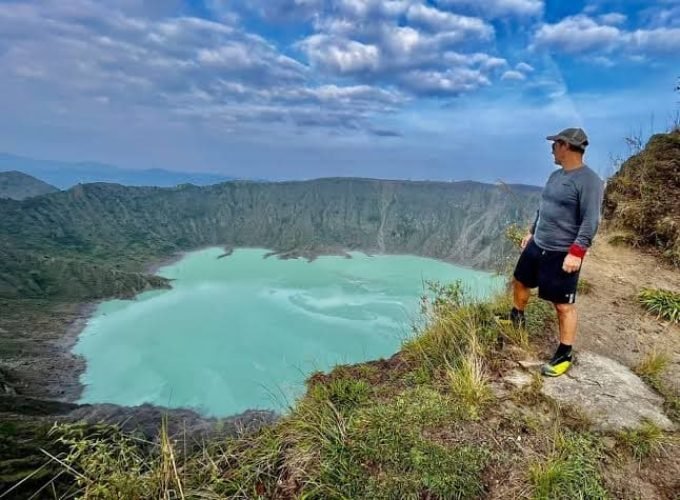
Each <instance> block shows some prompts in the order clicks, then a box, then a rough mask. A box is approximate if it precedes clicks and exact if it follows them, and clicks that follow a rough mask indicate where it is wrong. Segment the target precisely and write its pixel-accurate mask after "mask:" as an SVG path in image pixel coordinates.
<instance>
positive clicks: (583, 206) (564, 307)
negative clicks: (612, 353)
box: [510, 128, 603, 377]
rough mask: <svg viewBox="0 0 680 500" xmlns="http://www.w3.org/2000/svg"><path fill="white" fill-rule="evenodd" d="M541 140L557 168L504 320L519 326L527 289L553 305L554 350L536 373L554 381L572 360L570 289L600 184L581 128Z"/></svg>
mask: <svg viewBox="0 0 680 500" xmlns="http://www.w3.org/2000/svg"><path fill="white" fill-rule="evenodd" d="M547 139H548V140H549V141H553V144H552V154H553V157H554V160H555V164H557V165H559V166H560V169H559V170H557V171H555V172H553V173H552V174H551V175H550V177H549V178H548V182H547V183H546V185H545V188H544V189H543V194H542V197H541V203H540V207H539V210H538V212H537V214H536V219H535V221H534V223H533V224H532V226H531V228H530V230H529V232H528V233H527V235H526V236H525V237H524V239H523V240H522V254H521V255H520V257H519V261H518V262H517V267H516V268H515V272H514V278H515V279H514V281H513V306H514V307H513V308H512V311H511V313H510V320H511V321H512V324H513V325H514V326H515V327H518V328H523V327H524V324H525V320H524V309H525V307H526V305H527V302H528V301H529V290H530V289H531V288H536V287H538V296H539V297H540V298H542V299H544V300H547V301H550V302H552V303H553V304H554V305H555V309H556V311H557V317H558V320H559V329H560V345H559V347H558V348H557V350H556V351H555V354H554V356H553V357H552V359H551V360H550V361H548V362H547V363H546V364H545V365H543V368H542V373H543V375H546V376H549V377H558V376H560V375H562V374H563V373H565V372H566V371H567V370H568V369H569V368H570V367H571V363H572V360H573V357H572V346H573V344H574V341H575V340H576V324H577V313H576V304H575V301H576V287H577V285H578V278H579V272H580V270H581V264H582V262H583V258H584V257H585V255H586V252H587V251H588V248H589V247H590V246H591V244H592V242H593V238H594V237H595V233H596V232H597V228H598V225H599V222H600V207H601V205H602V192H603V184H602V180H601V179H600V178H599V177H598V175H597V174H596V173H595V172H594V171H593V170H591V169H590V168H589V167H588V166H587V165H585V164H584V163H583V155H584V154H585V150H586V147H587V146H588V137H587V136H586V133H585V132H584V131H583V130H582V129H580V128H568V129H566V130H563V131H562V132H560V133H559V134H557V135H551V136H548V137H547Z"/></svg>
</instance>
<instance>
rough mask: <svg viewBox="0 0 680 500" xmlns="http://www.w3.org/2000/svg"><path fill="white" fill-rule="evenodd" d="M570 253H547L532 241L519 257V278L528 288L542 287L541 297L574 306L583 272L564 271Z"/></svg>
mask: <svg viewBox="0 0 680 500" xmlns="http://www.w3.org/2000/svg"><path fill="white" fill-rule="evenodd" d="M567 253H568V252H553V251H551V250H543V249H541V248H540V247H539V246H538V245H536V243H534V240H533V239H532V240H531V241H529V244H528V245H527V246H526V248H525V249H524V251H523V252H522V255H520V256H519V260H518V261H517V267H515V272H514V276H515V279H516V280H517V281H519V282H520V283H522V284H523V285H524V286H526V287H528V288H536V287H538V296H539V297H540V298H542V299H544V300H548V301H550V302H552V303H554V304H573V303H574V302H576V287H577V286H578V275H579V273H580V271H581V270H580V269H579V270H578V271H576V272H574V273H568V272H566V271H564V270H563V269H562V264H563V263H564V258H565V257H566V256H567Z"/></svg>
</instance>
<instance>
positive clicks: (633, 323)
mask: <svg viewBox="0 0 680 500" xmlns="http://www.w3.org/2000/svg"><path fill="white" fill-rule="evenodd" d="M606 239H607V238H606V235H600V237H599V239H598V241H597V242H596V244H595V246H594V247H593V249H592V250H591V251H590V252H589V253H588V255H587V256H586V260H585V262H584V264H583V271H582V273H581V276H582V278H584V279H585V280H586V281H588V282H589V283H590V284H591V285H592V291H591V292H590V293H589V294H587V295H581V296H580V297H579V300H578V308H579V314H580V318H579V339H578V341H577V342H578V344H577V347H578V348H579V349H582V350H589V351H594V352H596V353H598V354H602V355H604V356H608V357H610V358H613V359H616V360H617V361H620V362H621V363H624V364H626V365H628V366H630V367H632V366H634V365H635V364H636V363H637V362H638V361H640V359H642V357H643V356H644V355H645V354H647V353H648V352H650V351H654V350H656V351H659V352H663V353H666V354H667V355H668V356H669V357H670V359H671V362H670V363H669V366H668V368H667V369H666V371H665V375H664V378H665V382H666V383H667V384H668V385H669V386H670V387H672V388H673V389H674V390H675V392H676V393H680V326H678V325H677V324H675V325H674V324H671V323H668V322H665V321H661V320H658V319H657V318H656V317H655V316H653V315H650V314H647V313H645V311H644V310H643V309H642V308H641V307H640V305H639V303H638V302H637V298H636V295H637V293H638V292H639V290H640V289H641V288H643V287H653V288H665V289H668V290H673V291H676V292H680V271H679V270H677V269H673V268H671V267H669V266H667V265H664V264H663V263H661V262H659V261H658V260H657V259H656V258H655V257H653V256H652V255H648V254H644V253H642V252H640V251H637V250H634V249H630V248H626V247H622V246H612V245H610V244H609V243H607V241H606Z"/></svg>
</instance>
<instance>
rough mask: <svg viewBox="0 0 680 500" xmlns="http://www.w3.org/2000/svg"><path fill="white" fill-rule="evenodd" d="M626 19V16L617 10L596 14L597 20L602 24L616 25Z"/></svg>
mask: <svg viewBox="0 0 680 500" xmlns="http://www.w3.org/2000/svg"><path fill="white" fill-rule="evenodd" d="M627 19H628V17H627V16H626V15H625V14H621V13H619V12H610V13H608V14H602V15H600V16H598V20H599V21H600V22H601V23H602V24H612V25H618V24H623V23H625V22H626V20H627Z"/></svg>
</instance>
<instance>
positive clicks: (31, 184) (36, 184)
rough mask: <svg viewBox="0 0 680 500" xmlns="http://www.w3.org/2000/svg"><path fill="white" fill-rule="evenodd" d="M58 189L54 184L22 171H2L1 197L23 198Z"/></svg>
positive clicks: (0, 177) (0, 179)
mask: <svg viewBox="0 0 680 500" xmlns="http://www.w3.org/2000/svg"><path fill="white" fill-rule="evenodd" d="M57 191H59V190H58V189H57V188H55V187H54V186H50V185H49V184H47V183H46V182H43V181H41V180H39V179H36V178H35V177H31V176H30V175H27V174H24V173H22V172H17V171H16V170H11V171H9V172H0V198H9V199H12V200H23V199H26V198H32V197H33V196H40V195H43V194H48V193H55V192H57Z"/></svg>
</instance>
